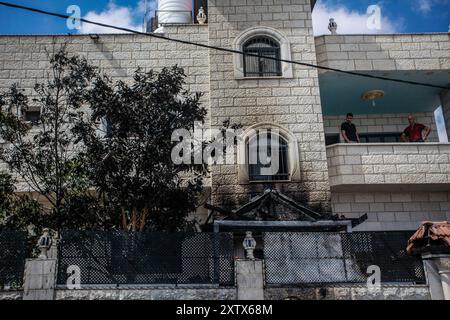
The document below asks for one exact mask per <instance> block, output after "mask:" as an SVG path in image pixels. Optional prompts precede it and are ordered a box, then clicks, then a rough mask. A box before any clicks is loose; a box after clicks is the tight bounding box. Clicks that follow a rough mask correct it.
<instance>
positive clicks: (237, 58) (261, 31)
mask: <svg viewBox="0 0 450 320" xmlns="http://www.w3.org/2000/svg"><path fill="white" fill-rule="evenodd" d="M258 37H266V38H270V39H271V40H272V41H275V42H276V43H278V44H279V47H280V58H281V59H282V60H292V59H291V44H290V42H289V40H288V38H287V37H286V36H285V35H283V34H282V33H281V32H279V31H278V30H276V29H273V28H269V27H264V26H258V27H252V28H249V29H247V30H245V31H244V32H242V33H241V34H239V35H238V36H237V37H236V38H235V40H234V42H233V49H234V50H236V51H239V52H244V44H246V43H247V42H248V41H249V40H251V39H253V38H258ZM234 77H235V79H237V80H244V79H259V80H264V79H292V78H293V77H294V72H293V66H292V64H291V63H287V62H284V61H283V62H281V75H277V76H264V77H261V76H245V72H244V54H238V53H235V54H234Z"/></svg>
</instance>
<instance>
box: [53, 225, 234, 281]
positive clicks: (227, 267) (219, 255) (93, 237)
mask: <svg viewBox="0 0 450 320" xmlns="http://www.w3.org/2000/svg"><path fill="white" fill-rule="evenodd" d="M58 254H59V262H58V284H59V285H65V284H66V281H67V278H68V275H67V273H66V272H67V268H68V267H69V266H71V265H76V266H78V267H80V269H81V285H94V286H95V285H97V286H98V285H109V286H114V287H119V286H127V285H175V286H178V285H222V286H233V285H234V260H233V258H234V251H233V236H232V234H229V233H219V234H209V233H202V234H188V233H174V234H165V233H150V232H142V233H141V232H138V233H131V232H123V231H114V232H82V231H64V232H63V234H62V239H61V241H60V243H59V252H58Z"/></svg>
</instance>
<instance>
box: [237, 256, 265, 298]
mask: <svg viewBox="0 0 450 320" xmlns="http://www.w3.org/2000/svg"><path fill="white" fill-rule="evenodd" d="M236 282H237V296H238V300H264V269H263V261H261V260H236Z"/></svg>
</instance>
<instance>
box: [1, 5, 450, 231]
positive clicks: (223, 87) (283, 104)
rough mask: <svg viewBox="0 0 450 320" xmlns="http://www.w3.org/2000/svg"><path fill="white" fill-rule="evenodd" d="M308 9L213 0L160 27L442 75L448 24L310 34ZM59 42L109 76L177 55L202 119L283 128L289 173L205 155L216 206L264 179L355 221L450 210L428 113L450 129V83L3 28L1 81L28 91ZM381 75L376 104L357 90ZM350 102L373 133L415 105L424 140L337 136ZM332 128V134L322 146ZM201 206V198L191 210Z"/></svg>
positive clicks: (125, 38) (423, 216)
mask: <svg viewBox="0 0 450 320" xmlns="http://www.w3.org/2000/svg"><path fill="white" fill-rule="evenodd" d="M312 3H314V1H313V2H312ZM311 11H312V7H311V2H310V1H309V0H282V1H280V0H277V1H275V0H246V1H237V0H209V1H208V12H207V14H208V23H207V24H204V25H200V24H188V25H165V26H164V35H165V36H167V37H170V38H175V39H183V40H189V41H192V42H196V43H200V44H208V45H211V46H218V47H225V48H229V49H236V50H241V49H242V48H243V46H244V45H245V44H246V43H247V42H248V41H249V40H252V39H254V38H258V37H265V38H269V39H272V40H273V41H274V43H277V44H278V45H279V48H280V55H281V58H283V59H287V60H290V59H292V60H294V61H301V62H303V63H307V64H314V65H316V64H318V65H321V66H326V67H331V68H338V69H343V70H347V71H358V72H363V73H367V74H370V75H380V76H385V77H392V78H397V79H402V80H411V81H418V80H421V81H424V82H429V83H433V84H436V85H440V86H448V82H449V80H448V79H449V78H448V76H449V74H450V47H449V46H450V34H420V35H376V36H372V35H370V36H368V35H358V36H343V35H333V36H321V37H314V35H313V29H312V19H311ZM61 46H65V47H66V49H67V50H68V52H69V53H71V54H78V55H81V56H85V57H86V58H87V59H88V60H89V62H90V63H91V64H93V65H95V66H98V67H100V68H101V70H102V71H103V72H105V73H106V74H108V75H110V76H111V77H112V78H113V79H116V80H119V79H121V80H124V81H129V80H130V79H131V76H132V74H133V72H134V71H135V70H136V68H138V67H141V68H143V69H144V70H150V69H156V70H158V69H160V68H162V67H164V66H172V65H175V64H178V65H179V66H181V67H183V68H184V69H185V72H186V75H187V83H186V86H187V88H188V89H190V90H191V91H200V92H203V93H204V96H203V97H202V103H203V105H204V106H205V107H206V108H207V110H208V119H207V123H206V126H207V127H211V128H220V127H221V126H222V123H223V121H225V120H228V119H229V120H230V122H231V123H238V124H241V125H242V126H243V129H244V130H248V129H270V128H273V129H277V130H279V131H280V132H281V135H283V137H284V139H285V140H287V144H288V146H289V172H288V174H289V175H288V178H287V179H282V180H281V181H250V179H249V172H248V167H247V166H246V165H245V164H244V165H242V164H241V165H238V164H234V165H216V166H213V167H212V172H211V177H210V179H209V185H210V186H211V187H212V189H211V190H212V192H211V196H210V201H211V203H212V204H213V205H215V206H219V207H223V208H227V209H236V208H238V207H240V206H241V205H243V204H245V203H247V202H248V201H249V200H250V199H252V197H254V196H255V195H258V194H261V193H262V192H263V191H264V190H265V189H266V188H268V187H269V186H271V187H275V188H277V189H278V190H279V191H280V192H282V193H284V194H287V195H288V196H290V197H291V198H293V199H295V200H296V201H298V202H299V203H302V204H304V205H307V206H309V207H311V208H313V209H316V210H318V211H323V212H325V211H329V210H331V211H332V212H333V213H334V214H338V215H344V216H346V217H347V218H358V217H360V216H362V215H363V214H365V213H368V216H369V219H368V221H367V222H366V223H364V224H363V225H361V226H360V229H362V230H387V229H388V230H413V229H416V228H417V226H418V225H419V223H420V222H421V221H423V220H430V219H431V220H445V219H450V158H449V157H450V145H448V144H446V143H444V142H440V141H439V138H438V135H437V130H436V125H435V120H434V114H433V112H434V110H435V109H436V108H437V107H438V106H439V105H442V107H443V110H444V116H445V121H446V126H447V132H448V133H449V134H450V93H449V91H445V90H443V89H441V90H438V89H428V88H427V89H424V88H421V87H418V86H416V87H413V86H407V85H405V84H398V83H390V84H389V85H385V84H384V83H385V82H381V80H378V81H377V80H367V79H364V78H358V77H354V76H351V75H340V74H337V73H335V72H331V71H323V70H320V71H319V70H317V69H315V68H311V67H307V66H302V65H297V64H288V63H285V62H283V63H281V65H280V70H281V71H280V74H277V75H271V76H259V75H258V76H246V75H245V70H244V68H245V66H244V62H243V60H242V59H243V57H242V56H240V55H237V54H233V53H227V52H223V51H216V50H213V49H206V48H202V47H196V46H192V45H188V44H180V43H175V42H170V41H166V40H163V39H157V38H152V37H148V36H145V35H132V34H120V35H113V34H101V35H100V36H99V37H98V38H97V37H91V36H90V35H71V36H68V35H59V36H36V35H21V36H0V89H2V90H3V89H6V88H8V87H9V86H10V85H11V84H13V83H18V84H19V85H20V86H21V87H22V88H25V89H26V90H27V92H28V93H31V92H32V88H33V86H34V84H35V83H36V82H40V81H42V79H45V77H46V76H47V73H46V72H47V71H46V70H47V68H48V66H49V62H48V61H49V59H48V56H49V54H51V53H52V52H55V51H56V50H58V49H59V48H60V47H61ZM446 82H447V83H446ZM380 87H381V88H382V89H383V90H384V91H385V92H386V98H385V100H382V101H380V102H377V106H378V107H373V108H371V107H370V106H369V104H368V103H367V104H365V103H366V102H361V99H360V96H361V94H362V93H363V91H362V90H370V89H380ZM347 98H348V99H347ZM374 108H375V109H374ZM349 111H352V112H353V113H355V123H356V125H357V126H358V127H359V131H360V133H363V134H370V135H372V136H373V135H374V136H376V137H377V138H379V137H384V136H383V135H386V134H390V136H391V137H392V136H395V135H397V136H400V133H401V132H402V131H403V129H404V128H405V127H406V126H407V121H406V117H407V115H408V114H410V113H412V114H414V115H416V117H417V120H418V121H419V122H422V123H424V124H426V125H428V126H430V127H431V128H432V129H433V133H432V135H431V136H430V141H429V142H430V143H427V144H425V145H416V144H399V143H398V142H389V141H384V142H382V143H381V142H380V143H372V142H369V143H367V144H366V143H365V144H361V145H352V146H347V145H342V144H339V142H340V141H339V133H340V123H341V122H342V121H343V120H344V118H345V114H346V113H347V112H349ZM328 137H331V138H333V139H336V138H337V140H336V141H334V143H332V144H330V145H328V146H327V144H328V142H327V139H328ZM245 138H246V137H244V139H245ZM247 138H248V137H247ZM368 139H369V138H368ZM245 152H246V151H245V148H244V149H243V150H237V151H236V158H239V157H241V158H242V157H243V158H244V159H245ZM242 153H244V155H243V154H242ZM22 191H27V190H22ZM207 215H208V212H207V211H206V210H200V211H199V212H198V213H197V218H198V219H199V220H201V221H205V220H206V218H207Z"/></svg>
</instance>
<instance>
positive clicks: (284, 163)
mask: <svg viewBox="0 0 450 320" xmlns="http://www.w3.org/2000/svg"><path fill="white" fill-rule="evenodd" d="M271 136H272V134H271V132H270V131H269V132H268V134H267V138H268V146H267V153H268V156H271ZM254 138H256V139H257V149H256V150H250V143H247V162H248V172H249V180H250V181H253V182H256V181H286V180H289V176H290V174H289V161H288V160H289V146H288V143H287V141H286V140H285V139H284V138H283V137H281V136H279V145H278V155H279V160H278V161H279V162H278V163H279V168H278V173H277V174H274V175H262V174H261V170H262V168H267V167H270V165H263V164H261V163H260V162H259V160H260V159H259V148H260V143H259V141H260V136H259V132H258V134H257V136H256V137H254ZM251 152H256V153H257V155H258V156H257V159H258V163H257V164H251V163H250V161H249V159H250V156H249V155H250V153H251Z"/></svg>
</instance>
